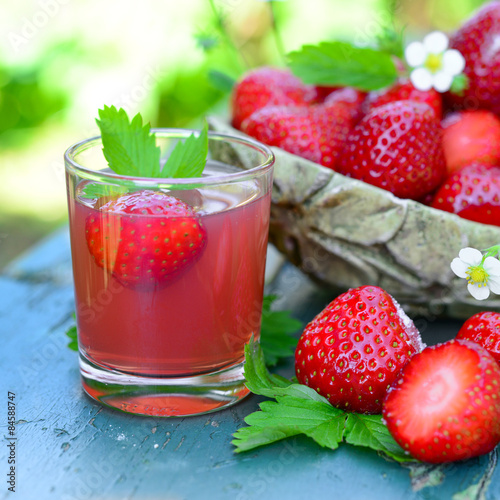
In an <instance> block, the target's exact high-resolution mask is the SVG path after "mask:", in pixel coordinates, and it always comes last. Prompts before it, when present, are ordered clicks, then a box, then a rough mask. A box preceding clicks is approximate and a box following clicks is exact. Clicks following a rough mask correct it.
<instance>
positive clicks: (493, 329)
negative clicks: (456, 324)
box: [457, 311, 500, 363]
mask: <svg viewBox="0 0 500 500" xmlns="http://www.w3.org/2000/svg"><path fill="white" fill-rule="evenodd" d="M457 339H465V340H470V341H472V342H475V343H476V344H479V345H480V346H482V347H484V348H485V349H486V350H487V351H488V352H489V353H490V354H491V355H492V356H493V357H494V358H495V359H496V360H497V362H498V363H500V313H497V312H492V311H485V312H480V313H477V314H474V316H471V317H470V318H469V319H468V320H467V321H466V322H465V323H464V324H463V325H462V328H460V331H459V332H458V335H457Z"/></svg>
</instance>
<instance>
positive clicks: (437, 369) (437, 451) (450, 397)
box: [383, 340, 500, 463]
mask: <svg viewBox="0 0 500 500" xmlns="http://www.w3.org/2000/svg"><path fill="white" fill-rule="evenodd" d="M499 387H500V367H499V366H498V364H497V362H496V361H495V360H494V359H493V357H492V356H491V355H490V354H489V353H488V352H487V351H486V350H485V349H483V348H482V347H481V346H479V345H477V344H474V343H472V342H469V341H467V340H451V341H449V342H446V343H444V344H439V345H437V346H433V347H428V348H427V349H424V350H423V351H422V352H421V353H420V354H417V355H415V356H414V357H413V358H412V359H411V361H410V362H409V363H408V364H407V365H406V366H405V367H404V368H403V370H402V371H401V373H400V375H399V376H398V378H397V380H396V381H395V382H394V383H393V384H392V386H391V388H390V389H389V391H388V394H387V397H386V399H385V401H384V409H383V416H384V419H385V421H386V423H387V427H388V429H389V432H390V433H391V434H392V436H393V437H394V439H395V440H396V441H397V442H398V443H399V444H400V445H401V447H403V448H404V449H405V450H407V451H408V452H409V453H410V454H411V455H412V456H413V457H415V458H417V459H419V460H423V461H425V462H432V463H440V462H451V461H455V460H463V459H467V458H471V457H476V456H478V455H482V454H484V453H488V452H490V451H491V450H493V448H495V446H496V445H497V444H498V443H499V442H500V398H499V397H498V388H499Z"/></svg>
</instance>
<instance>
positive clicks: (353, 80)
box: [288, 42, 398, 91]
mask: <svg viewBox="0 0 500 500" xmlns="http://www.w3.org/2000/svg"><path fill="white" fill-rule="evenodd" d="M288 59H289V66H290V69H291V70H292V72H293V73H294V74H295V75H296V76H297V77H299V78H300V79H301V80H302V81H304V82H305V83H310V84H315V85H331V86H339V87H341V86H342V87H344V86H350V87H356V88H358V89H360V90H365V91H370V90H377V89H380V88H383V87H387V86H389V85H392V84H393V83H395V82H396V80H397V78H398V71H397V69H396V65H395V63H394V60H393V57H392V56H391V55H390V54H388V53H387V52H385V51H384V50H377V49H372V48H368V47H355V46H354V45H352V44H351V43H348V42H323V43H320V44H319V45H304V46H303V47H302V48H301V49H300V50H297V51H295V52H291V53H290V54H288Z"/></svg>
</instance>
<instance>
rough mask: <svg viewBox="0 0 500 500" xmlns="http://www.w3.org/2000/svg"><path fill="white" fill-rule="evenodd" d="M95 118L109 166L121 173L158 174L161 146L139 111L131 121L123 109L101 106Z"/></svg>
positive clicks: (140, 175)
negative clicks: (97, 117) (143, 121)
mask: <svg viewBox="0 0 500 500" xmlns="http://www.w3.org/2000/svg"><path fill="white" fill-rule="evenodd" d="M99 118H100V120H96V122H97V125H98V126H99V128H100V130H101V136H102V145H103V153H104V156H105V158H106V160H107V161H108V164H109V166H110V168H111V169H112V170H113V171H114V172H116V173H117V174H120V175H129V176H135V177H158V174H159V169H160V148H159V147H158V146H157V145H156V140H155V137H154V135H152V134H151V133H150V126H149V124H147V125H144V126H143V124H142V116H141V115H140V113H138V114H137V115H135V117H134V118H133V119H132V121H131V122H129V118H128V116H127V113H126V112H125V110H124V109H122V108H120V109H119V110H117V109H116V108H115V107H114V106H111V107H108V106H104V108H103V109H100V110H99Z"/></svg>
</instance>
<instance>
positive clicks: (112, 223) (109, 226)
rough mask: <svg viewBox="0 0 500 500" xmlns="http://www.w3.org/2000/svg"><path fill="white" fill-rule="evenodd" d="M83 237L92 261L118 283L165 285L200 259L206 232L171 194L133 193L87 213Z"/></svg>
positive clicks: (193, 214) (205, 240) (186, 208)
mask: <svg viewBox="0 0 500 500" xmlns="http://www.w3.org/2000/svg"><path fill="white" fill-rule="evenodd" d="M85 238H86V240H87V245H88V248H89V251H90V253H91V255H92V257H93V258H94V261H95V263H96V264H97V265H98V266H99V267H102V268H104V269H105V270H106V271H108V272H109V273H112V274H113V275H114V276H115V277H116V278H117V279H119V280H120V281H121V282H122V283H124V284H127V285H135V286H145V285H146V286H156V285H161V284H165V283H167V282H168V281H169V280H171V279H172V278H173V277H174V276H177V275H178V274H179V273H180V272H181V271H185V270H186V269H187V268H188V267H190V266H191V265H192V264H193V263H194V262H195V261H196V260H198V259H199V258H200V256H201V254H202V252H203V250H204V248H205V245H206V243H207V234H206V230H205V228H204V227H203V223H202V221H201V219H200V217H199V216H198V215H197V214H196V213H195V212H194V211H193V209H192V208H191V207H190V206H189V205H187V204H186V203H184V202H183V201H180V200H179V199H177V198H174V197H173V196H169V195H167V194H165V193H161V192H156V191H148V190H142V191H136V192H133V193H129V194H125V195H122V196H119V197H117V198H113V199H111V200H110V201H107V202H105V203H104V204H103V205H102V206H100V207H99V208H98V210H96V211H95V213H93V214H91V215H89V216H88V217H87V219H86V222H85Z"/></svg>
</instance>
